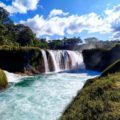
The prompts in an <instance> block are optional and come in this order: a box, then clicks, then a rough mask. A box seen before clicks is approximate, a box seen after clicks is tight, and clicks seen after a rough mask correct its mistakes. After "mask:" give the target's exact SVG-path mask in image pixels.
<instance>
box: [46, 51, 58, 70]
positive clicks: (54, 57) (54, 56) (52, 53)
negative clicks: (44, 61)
mask: <svg viewBox="0 0 120 120" xmlns="http://www.w3.org/2000/svg"><path fill="white" fill-rule="evenodd" d="M48 52H49V54H50V56H51V59H52V62H53V65H54V69H55V71H56V72H58V71H60V67H59V61H58V54H56V51H53V50H48ZM58 53H59V52H58Z"/></svg>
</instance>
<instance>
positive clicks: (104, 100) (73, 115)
mask: <svg viewBox="0 0 120 120" xmlns="http://www.w3.org/2000/svg"><path fill="white" fill-rule="evenodd" d="M116 65H117V66H118V65H120V62H119V61H118V62H117V63H115V64H113V65H111V66H110V67H109V69H106V70H105V71H104V72H103V73H102V75H101V76H100V77H97V78H94V79H90V80H88V81H87V82H86V84H85V85H84V87H83V89H82V90H81V91H79V93H78V94H77V96H76V97H75V99H74V100H73V101H72V102H71V104H70V105H69V106H68V107H67V108H66V110H65V111H64V113H63V115H62V117H61V118H60V120H78V119H80V120H98V119H99V120H119V119H120V70H119V69H116V72H115V68H116ZM118 67H119V66H118ZM112 71H113V73H112Z"/></svg>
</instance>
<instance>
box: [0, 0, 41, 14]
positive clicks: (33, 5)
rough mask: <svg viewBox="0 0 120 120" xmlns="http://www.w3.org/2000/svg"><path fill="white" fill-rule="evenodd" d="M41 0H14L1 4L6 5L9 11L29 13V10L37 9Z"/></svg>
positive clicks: (1, 3)
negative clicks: (9, 3) (8, 3)
mask: <svg viewBox="0 0 120 120" xmlns="http://www.w3.org/2000/svg"><path fill="white" fill-rule="evenodd" d="M39 1H40V0H13V1H12V3H11V5H5V4H4V3H3V2H0V6H1V7H4V8H5V9H6V10H7V11H8V12H10V13H11V14H12V13H27V11H29V10H35V9H37V5H38V3H39Z"/></svg>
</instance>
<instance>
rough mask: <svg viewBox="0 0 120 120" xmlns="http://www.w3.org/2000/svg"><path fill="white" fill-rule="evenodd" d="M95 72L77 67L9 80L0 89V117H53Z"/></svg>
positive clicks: (7, 119)
mask: <svg viewBox="0 0 120 120" xmlns="http://www.w3.org/2000/svg"><path fill="white" fill-rule="evenodd" d="M97 74H98V73H96V72H93V71H85V70H84V71H81V70H80V71H79V70H78V71H72V72H67V73H54V74H48V75H39V76H33V77H26V78H22V79H20V80H19V81H18V82H17V83H14V82H13V83H9V84H10V85H9V88H8V89H7V90H5V91H3V92H1V93H0V120H56V119H57V118H59V117H60V115H61V114H62V112H63V111H64V109H65V107H66V106H67V105H68V104H69V103H70V102H71V100H72V99H73V98H74V97H75V96H76V94H77V92H78V90H80V89H81V88H82V87H83V85H84V83H85V81H86V80H87V79H89V78H91V77H94V76H95V75H97Z"/></svg>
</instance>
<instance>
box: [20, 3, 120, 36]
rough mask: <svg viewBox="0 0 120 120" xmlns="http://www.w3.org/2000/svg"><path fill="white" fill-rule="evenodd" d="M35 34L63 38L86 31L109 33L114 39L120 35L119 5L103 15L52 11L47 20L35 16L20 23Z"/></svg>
mask: <svg viewBox="0 0 120 120" xmlns="http://www.w3.org/2000/svg"><path fill="white" fill-rule="evenodd" d="M20 23H23V24H25V25H28V26H29V27H31V29H32V30H33V31H34V32H35V33H36V34H37V36H43V35H47V36H53V35H59V36H64V35H66V34H70V35H73V34H75V33H81V32H83V31H87V32H88V33H96V32H98V33H100V34H106V33H111V35H113V36H114V37H119V35H120V5H118V6H115V7H113V9H107V10H105V11H104V15H102V16H100V15H98V14H96V13H89V14H85V15H68V13H64V12H63V11H62V10H56V9H54V10H52V11H51V12H50V14H49V17H48V18H46V19H45V18H44V17H43V16H40V15H36V16H34V17H33V18H29V19H27V20H26V21H21V22H20Z"/></svg>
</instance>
